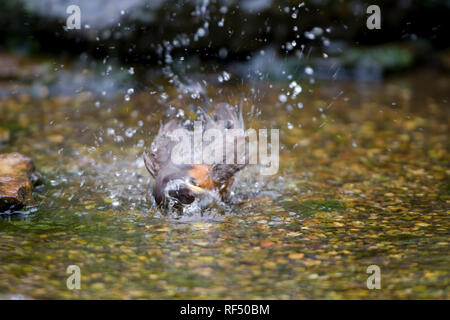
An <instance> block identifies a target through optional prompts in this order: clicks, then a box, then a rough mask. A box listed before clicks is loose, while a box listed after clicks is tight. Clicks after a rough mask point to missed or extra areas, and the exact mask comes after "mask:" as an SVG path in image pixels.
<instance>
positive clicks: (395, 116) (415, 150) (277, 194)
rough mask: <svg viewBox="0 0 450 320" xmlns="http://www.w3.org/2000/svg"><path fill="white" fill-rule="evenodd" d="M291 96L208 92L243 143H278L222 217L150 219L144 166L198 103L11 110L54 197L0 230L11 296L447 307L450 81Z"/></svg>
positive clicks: (18, 105) (141, 96) (15, 129)
mask: <svg viewBox="0 0 450 320" xmlns="http://www.w3.org/2000/svg"><path fill="white" fill-rule="evenodd" d="M299 83H300V82H299ZM284 87H286V88H287V87H288V86H286V85H283V84H279V85H275V84H274V85H273V86H272V87H271V88H270V87H268V86H267V85H263V84H252V85H251V86H250V85H242V84H240V83H239V82H232V81H231V82H228V83H223V84H218V85H217V86H210V87H209V88H208V94H209V96H210V97H211V98H212V99H213V101H214V102H222V101H225V102H228V103H232V104H237V103H242V105H243V107H244V118H245V121H246V125H247V127H252V128H255V129H257V128H278V129H280V139H281V150H280V168H279V172H278V173H277V174H276V175H273V176H260V175H259V174H258V172H259V171H258V168H257V167H249V168H247V169H245V170H244V171H243V172H241V173H240V174H239V175H238V177H237V179H236V181H235V183H234V185H233V188H232V200H231V203H229V204H228V205H227V207H226V208H221V207H213V208H209V209H204V210H201V211H193V212H189V213H186V214H184V215H177V214H167V212H164V211H161V210H159V209H156V208H155V207H154V206H153V205H152V200H151V196H150V190H151V189H150V188H151V179H150V176H149V175H148V173H147V172H146V170H145V167H144V165H143V161H142V158H141V154H142V152H143V150H144V147H145V146H148V145H149V144H150V142H151V140H152V137H153V136H154V135H155V134H156V132H157V130H158V128H159V123H160V121H161V120H162V121H167V119H169V118H174V117H176V116H177V115H178V116H181V115H182V114H183V112H181V111H179V110H180V109H182V110H183V111H184V117H186V118H189V117H190V118H192V117H193V114H194V112H193V111H192V110H193V109H192V108H190V107H189V105H190V104H192V103H193V101H192V99H186V98H185V97H184V96H181V95H180V94H179V91H178V90H176V89H175V88H172V89H171V88H170V87H168V86H166V87H165V93H164V94H161V93H158V92H157V91H150V92H149V90H142V91H140V90H136V92H134V93H132V94H131V96H130V97H129V98H126V99H124V98H123V96H119V97H115V98H108V99H106V98H98V97H94V96H92V95H89V94H83V93H80V94H78V95H50V96H47V97H45V98H41V99H33V98H31V97H30V96H29V95H27V94H13V95H4V96H3V97H2V99H1V100H0V115H1V117H0V126H2V127H5V128H7V129H9V130H10V131H11V132H12V141H11V142H10V143H9V144H6V145H3V146H2V147H1V149H0V151H1V152H12V151H17V152H21V153H23V154H25V155H29V156H31V157H32V158H33V159H34V161H35V165H36V167H37V168H38V170H39V171H40V173H41V174H42V176H43V178H44V184H43V185H42V186H40V187H39V188H38V189H37V191H36V193H35V196H36V198H37V199H38V201H39V206H37V207H35V208H31V209H27V210H25V211H24V212H23V213H21V214H14V215H3V216H0V297H11V296H14V295H23V296H25V297H30V298H37V299H42V298H58V299H59V298H81V299H87V298H120V299H122V298H124V299H128V298H133V299H135V298H149V299H165V298H182V299H215V298H233V299H255V298H263V299H266V298H272V299H311V298H313V299H314V298H326V299H336V298H337V299H341V298H351V299H353V298H374V299H379V298H383V299H391V298H394V299H398V298H438V299H439V298H441V299H442V298H447V299H448V298H450V292H449V289H448V288H449V280H450V277H449V271H450V259H449V254H448V253H449V243H448V237H449V222H450V221H449V202H450V182H449V174H450V167H449V154H448V148H449V145H448V140H449V112H450V108H449V92H450V80H449V78H448V77H447V76H444V75H440V74H435V73H433V72H429V71H421V70H417V71H414V72H412V73H409V74H403V75H401V76H396V77H394V78H388V79H387V80H386V81H384V82H381V83H357V82H325V81H324V82H318V83H315V84H311V85H304V86H303V92H302V93H301V94H300V95H298V97H296V98H295V99H291V97H290V96H286V94H287V90H284V89H283V88H284ZM8 88H9V87H8ZM8 88H6V89H4V90H3V91H5V92H7V91H8V90H9V89H8ZM283 90H284V91H283ZM283 95H284V96H283ZM126 100H129V101H126ZM285 100H286V101H285ZM69 265H78V266H79V267H80V269H81V290H68V289H67V287H66V279H67V277H68V276H69V274H67V273H66V269H67V267H68V266H69ZM370 265H377V266H379V267H380V269H381V289H380V290H369V289H368V288H367V286H366V281H367V278H368V276H370V274H367V273H366V270H367V267H368V266H370Z"/></svg>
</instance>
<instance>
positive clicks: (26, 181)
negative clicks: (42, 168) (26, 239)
mask: <svg viewBox="0 0 450 320" xmlns="http://www.w3.org/2000/svg"><path fill="white" fill-rule="evenodd" d="M38 181H39V174H38V173H37V172H35V169H34V165H33V162H32V160H31V159H30V158H28V157H26V156H24V155H22V154H20V153H16V152H14V153H5V154H0V212H5V211H14V210H18V209H21V208H23V207H24V206H33V205H36V201H35V200H34V199H33V195H32V192H33V185H34V184H36V183H37V182H38Z"/></svg>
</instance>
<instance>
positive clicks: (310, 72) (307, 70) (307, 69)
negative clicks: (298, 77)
mask: <svg viewBox="0 0 450 320" xmlns="http://www.w3.org/2000/svg"><path fill="white" fill-rule="evenodd" d="M305 73H306V74H307V75H310V76H311V75H313V74H314V70H313V68H311V67H306V68H305Z"/></svg>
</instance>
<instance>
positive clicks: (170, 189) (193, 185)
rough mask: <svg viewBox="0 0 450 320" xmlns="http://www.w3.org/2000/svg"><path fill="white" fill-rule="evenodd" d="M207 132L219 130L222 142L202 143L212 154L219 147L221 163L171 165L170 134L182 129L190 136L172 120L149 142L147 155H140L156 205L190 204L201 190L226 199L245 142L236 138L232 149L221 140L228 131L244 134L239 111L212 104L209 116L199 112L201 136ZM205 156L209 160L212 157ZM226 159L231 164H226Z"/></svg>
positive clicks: (172, 142)
mask: <svg viewBox="0 0 450 320" xmlns="http://www.w3.org/2000/svg"><path fill="white" fill-rule="evenodd" d="M210 129H216V130H219V131H220V132H221V133H222V134H223V140H222V143H217V141H215V140H214V139H211V141H210V142H209V141H208V142H204V144H203V150H205V149H207V150H210V152H216V151H219V150H217V149H218V148H223V149H222V150H223V151H222V155H223V159H222V161H216V162H213V163H212V164H205V163H203V162H201V163H198V164H175V163H174V162H173V161H172V159H171V154H172V151H173V150H174V147H175V146H176V145H177V143H178V141H177V140H176V139H174V136H173V133H174V132H175V131H176V130H182V132H184V133H185V134H187V135H192V131H189V130H188V129H186V128H185V127H183V125H182V124H180V123H178V122H177V121H175V120H171V121H169V122H168V123H166V124H165V125H163V126H162V127H161V128H160V130H159V132H158V134H157V136H156V137H155V139H154V140H153V142H152V145H151V151H150V153H149V154H147V153H144V162H145V166H146V168H147V170H148V171H149V173H150V174H151V176H152V177H153V178H154V179H155V181H154V186H153V196H154V198H155V201H156V203H157V204H158V205H167V204H168V203H169V202H170V203H176V204H182V205H186V204H190V203H192V202H193V201H194V200H195V199H196V198H197V197H198V196H200V195H201V194H203V193H204V192H205V190H217V192H218V193H219V194H220V196H221V197H222V199H224V198H226V196H227V192H228V189H229V187H230V186H231V185H232V183H233V177H234V175H235V174H236V173H237V172H238V171H239V170H241V169H242V168H243V167H244V166H245V140H242V139H237V140H236V141H237V142H236V143H237V145H236V147H234V143H235V142H234V141H231V142H230V141H229V140H227V139H226V138H225V134H226V132H227V131H228V130H230V129H238V130H240V132H242V133H243V132H244V122H243V119H242V112H241V111H240V110H236V108H234V107H232V106H230V105H229V104H226V103H220V104H218V105H216V107H215V108H214V112H213V114H212V116H210V115H209V114H208V113H207V112H206V111H203V133H204V132H205V131H206V130H210ZM230 143H232V145H230ZM242 143H244V146H243V145H242ZM211 144H212V145H211ZM227 145H228V146H227ZM230 146H231V147H230ZM242 147H243V148H242ZM239 150H240V151H242V150H244V152H243V153H242V152H240V151H239ZM191 152H193V153H198V152H202V150H191ZM209 156H210V157H211V158H213V154H209ZM226 159H234V160H235V161H233V163H232V164H229V161H228V163H227V161H226Z"/></svg>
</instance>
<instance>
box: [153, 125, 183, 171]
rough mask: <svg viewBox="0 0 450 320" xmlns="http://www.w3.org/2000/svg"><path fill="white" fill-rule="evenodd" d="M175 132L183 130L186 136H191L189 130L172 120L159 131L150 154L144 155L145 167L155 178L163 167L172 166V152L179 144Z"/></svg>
mask: <svg viewBox="0 0 450 320" xmlns="http://www.w3.org/2000/svg"><path fill="white" fill-rule="evenodd" d="M175 130H183V133H184V134H186V136H190V133H189V131H188V130H186V129H185V128H184V127H183V126H181V125H180V124H179V123H178V122H177V121H175V120H171V121H169V122H168V123H166V124H165V125H163V126H161V128H160V129H159V131H158V134H157V135H156V137H155V139H154V140H153V142H152V145H151V150H150V154H147V153H144V163H145V166H146V168H147V170H148V172H150V174H151V175H152V176H153V177H156V176H157V174H158V172H159V171H160V170H161V169H162V168H163V167H165V166H168V165H172V161H171V154H172V150H173V148H174V147H175V146H176V145H177V144H178V143H179V140H178V139H177V137H176V136H175V135H174V132H175Z"/></svg>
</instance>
